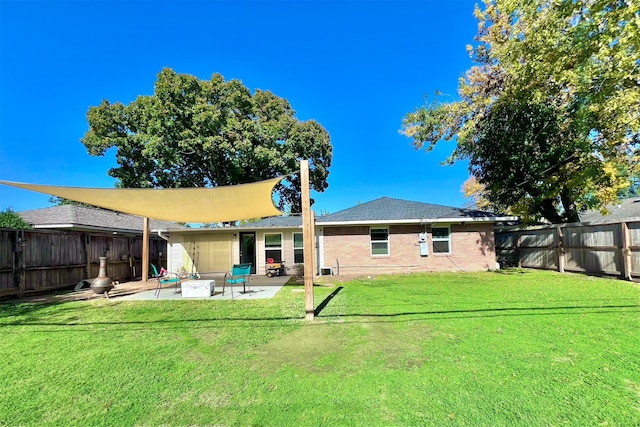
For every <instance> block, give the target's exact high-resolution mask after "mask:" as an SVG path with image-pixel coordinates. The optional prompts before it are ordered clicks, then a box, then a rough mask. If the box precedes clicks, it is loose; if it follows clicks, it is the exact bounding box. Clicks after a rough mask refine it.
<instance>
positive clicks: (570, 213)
mask: <svg viewBox="0 0 640 427" xmlns="http://www.w3.org/2000/svg"><path fill="white" fill-rule="evenodd" d="M560 200H561V201H562V207H563V208H564V217H565V221H566V222H580V216H579V215H578V211H577V210H576V207H575V205H574V204H573V201H572V200H571V197H570V196H569V193H568V191H567V190H566V189H563V190H562V192H561V193H560Z"/></svg>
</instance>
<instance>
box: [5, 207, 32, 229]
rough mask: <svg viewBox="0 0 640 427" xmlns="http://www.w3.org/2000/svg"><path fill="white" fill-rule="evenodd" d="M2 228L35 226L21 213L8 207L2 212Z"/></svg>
mask: <svg viewBox="0 0 640 427" xmlns="http://www.w3.org/2000/svg"><path fill="white" fill-rule="evenodd" d="M0 228H13V229H21V230H22V229H31V228H33V226H32V225H31V224H29V223H28V222H26V221H25V220H24V219H22V217H21V216H20V214H18V213H17V212H14V211H13V209H11V208H7V209H5V210H4V211H2V212H0Z"/></svg>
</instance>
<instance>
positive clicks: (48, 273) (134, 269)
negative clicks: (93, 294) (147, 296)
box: [0, 228, 167, 297]
mask: <svg viewBox="0 0 640 427" xmlns="http://www.w3.org/2000/svg"><path fill="white" fill-rule="evenodd" d="M166 251H167V242H166V241H164V240H162V239H160V238H152V239H151V240H150V242H149V259H150V261H151V262H152V263H157V264H156V265H165V263H166ZM101 256H106V257H107V258H108V266H107V275H108V276H109V277H110V278H111V279H112V280H118V281H126V280H132V279H134V278H136V277H139V276H140V275H141V273H142V236H139V235H121V234H117V235H116V234H100V233H96V232H93V233H88V232H79V231H68V232H67V231H64V232H63V231H51V230H14V229H6V228H0V297H12V296H13V297H22V296H25V295H28V294H31V293H37V292H43V291H52V290H57V289H65V288H69V287H73V286H75V285H76V284H77V283H78V282H80V281H81V280H85V279H93V278H95V277H97V276H98V269H99V263H100V261H99V258H100V257H101Z"/></svg>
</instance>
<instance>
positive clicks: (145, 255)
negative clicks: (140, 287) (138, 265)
mask: <svg viewBox="0 0 640 427" xmlns="http://www.w3.org/2000/svg"><path fill="white" fill-rule="evenodd" d="M147 279H149V218H147V217H146V216H145V217H144V218H143V222H142V281H143V282H146V281H147Z"/></svg>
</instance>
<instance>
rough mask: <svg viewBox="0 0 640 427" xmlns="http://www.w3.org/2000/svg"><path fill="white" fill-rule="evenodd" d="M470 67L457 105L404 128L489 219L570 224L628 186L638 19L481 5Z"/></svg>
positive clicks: (521, 1) (590, 10)
mask: <svg viewBox="0 0 640 427" xmlns="http://www.w3.org/2000/svg"><path fill="white" fill-rule="evenodd" d="M476 16H477V18H478V20H479V26H478V29H479V30H478V35H477V36H476V41H477V43H476V45H475V46H469V47H468V49H469V51H470V53H471V56H472V59H473V60H474V62H475V63H476V65H475V66H473V67H472V68H471V69H470V70H469V71H467V73H466V75H465V77H464V78H462V79H461V80H460V84H459V95H460V100H458V101H451V102H447V103H443V102H440V100H439V99H437V98H436V99H435V100H434V101H433V102H431V103H430V104H427V105H425V106H423V107H421V108H419V109H416V110H415V111H414V112H412V113H409V114H407V115H406V116H405V117H404V119H403V128H402V132H403V133H404V134H405V135H407V136H409V137H411V138H412V139H413V144H414V146H415V148H416V149H422V148H424V149H425V150H427V151H429V150H431V149H432V148H433V147H434V145H435V144H436V143H438V142H439V141H441V140H445V141H450V140H453V139H455V140H456V143H457V145H456V149H455V150H454V152H453V154H452V156H451V157H450V159H449V160H448V162H454V161H456V160H469V169H470V172H471V174H472V175H473V176H474V177H475V178H476V180H477V182H478V183H479V184H481V185H482V186H483V189H484V194H485V196H486V199H487V200H488V201H489V202H490V203H491V204H492V205H493V206H495V207H496V208H498V209H503V210H505V211H510V212H513V213H515V214H519V215H522V216H523V217H524V219H525V220H530V221H536V220H540V219H546V220H547V221H550V222H553V223H558V222H564V221H577V220H578V219H579V212H580V211H582V210H585V209H588V208H603V207H604V206H605V205H607V204H609V203H611V202H612V201H614V200H615V199H616V198H617V197H618V194H619V193H620V192H621V191H623V190H624V188H626V187H628V186H629V185H630V182H631V179H632V177H633V176H634V174H637V173H638V170H639V167H640V166H639V164H640V161H639V160H640V136H639V135H640V86H639V85H640V71H639V67H640V49H639V46H638V44H639V43H640V31H639V29H638V28H639V26H640V13H639V11H638V3H637V2H635V1H623V0H614V1H611V0H582V1H571V0H562V1H551V0H534V1H529V0H485V2H484V10H480V8H476Z"/></svg>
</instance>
